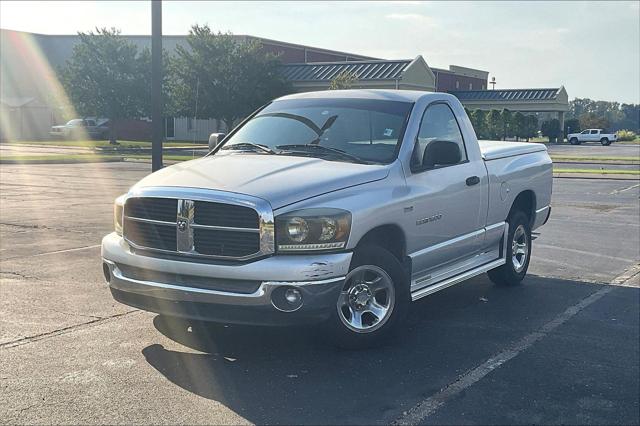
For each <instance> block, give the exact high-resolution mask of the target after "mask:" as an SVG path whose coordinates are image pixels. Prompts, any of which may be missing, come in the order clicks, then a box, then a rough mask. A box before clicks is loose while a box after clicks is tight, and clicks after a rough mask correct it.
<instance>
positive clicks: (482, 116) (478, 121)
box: [469, 109, 490, 139]
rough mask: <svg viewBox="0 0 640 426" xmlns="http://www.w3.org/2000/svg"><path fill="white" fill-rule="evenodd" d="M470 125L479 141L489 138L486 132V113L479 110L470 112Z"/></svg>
mask: <svg viewBox="0 0 640 426" xmlns="http://www.w3.org/2000/svg"><path fill="white" fill-rule="evenodd" d="M469 119H470V120H471V123H472V124H473V128H474V130H475V131H476V136H478V138H479V139H486V138H488V137H490V136H489V135H488V132H487V112H486V111H483V110H481V109H475V110H473V111H471V115H470V116H469Z"/></svg>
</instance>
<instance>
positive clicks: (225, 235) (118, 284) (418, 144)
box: [102, 90, 552, 347]
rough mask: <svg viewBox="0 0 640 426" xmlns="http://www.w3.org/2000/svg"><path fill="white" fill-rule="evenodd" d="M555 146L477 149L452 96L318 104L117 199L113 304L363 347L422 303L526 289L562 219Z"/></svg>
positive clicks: (276, 115) (266, 118) (246, 130)
mask: <svg viewBox="0 0 640 426" xmlns="http://www.w3.org/2000/svg"><path fill="white" fill-rule="evenodd" d="M551 186H552V163H551V160H550V158H549V156H548V155H547V151H546V148H545V146H544V145H541V144H534V143H516V142H494V141H487V142H484V141H481V142H478V140H477V139H476V135H475V133H474V130H473V127H472V126H471V123H470V121H469V119H468V117H467V115H466V114H465V111H464V108H463V107H462V105H461V104H460V102H459V101H458V100H457V99H456V98H455V97H453V96H451V95H448V94H444V93H427V92H417V91H398V90H389V91H386V90H344V91H328V92H313V93H302V94H295V95H290V96H285V97H282V98H279V99H276V100H274V101H273V102H271V103H269V104H268V105H266V106H265V107H263V108H261V109H260V110H258V111H256V112H255V113H254V114H253V115H251V116H250V117H249V118H247V119H246V120H245V121H244V122H243V123H242V124H241V125H239V126H238V127H237V128H235V129H234V130H233V131H232V132H231V133H230V134H229V135H227V136H226V137H225V138H224V139H223V140H222V141H221V143H220V144H219V145H218V146H216V147H215V149H213V150H212V151H211V152H210V153H209V154H208V155H206V156H205V157H203V158H200V159H196V160H193V161H188V162H184V163H180V164H176V165H173V166H171V167H167V168H164V169H162V170H160V171H158V172H156V173H153V174H151V175H149V176H147V177H145V178H144V179H142V180H141V181H140V182H138V183H137V184H136V185H135V186H133V187H132V188H131V189H130V191H129V192H128V193H127V194H125V195H123V196H121V197H119V198H118V199H117V200H116V202H115V208H114V212H115V232H113V233H111V234H109V235H107V236H106V237H105V238H104V239H103V241H102V258H103V269H104V275H105V278H106V280H107V282H108V283H109V287H110V290H111V292H112V294H113V297H114V298H115V299H116V300H118V301H120V302H122V303H125V304H127V305H131V306H135V307H138V308H141V309H144V310H148V311H152V312H157V313H161V314H164V315H167V316H175V317H182V318H189V319H192V320H204V321H214V322H226V323H244V324H260V325H285V324H300V323H303V322H317V323H322V324H323V325H324V327H323V329H324V330H327V331H329V334H330V336H332V337H333V339H334V340H335V342H337V343H338V344H339V345H341V346H346V347H364V346H369V345H372V344H376V343H378V342H380V341H381V340H382V339H384V338H385V337H388V336H390V335H392V334H393V333H394V330H396V329H397V327H398V326H399V325H400V324H401V322H402V320H403V317H404V315H405V314H406V312H407V309H408V306H409V304H410V302H411V301H413V300H417V299H420V298H422V297H425V296H427V295H429V294H432V293H435V292H437V291H439V290H442V289H445V288H447V287H449V286H452V285H454V284H457V283H459V282H462V281H464V280H466V279H468V278H471V277H473V276H476V275H479V274H482V273H485V272H488V273H489V277H490V278H491V280H492V281H494V282H495V283H497V284H502V285H516V284H518V283H520V282H521V281H522V280H523V278H524V276H525V274H526V272H527V268H528V266H529V259H530V256H531V231H532V230H534V229H536V228H538V227H539V226H541V225H543V224H544V223H545V222H546V221H547V219H548V218H549V215H550V212H551V207H550V202H551Z"/></svg>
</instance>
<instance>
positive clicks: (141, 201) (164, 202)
mask: <svg viewBox="0 0 640 426" xmlns="http://www.w3.org/2000/svg"><path fill="white" fill-rule="evenodd" d="M173 191H176V190H169V189H164V188H160V189H154V190H147V191H144V192H143V193H141V194H135V195H133V196H130V197H128V198H127V200H126V202H125V207H124V221H123V235H124V238H125V240H126V241H127V242H128V243H129V244H130V245H131V246H132V247H133V248H134V249H139V250H149V251H157V252H165V253H166V252H169V253H174V254H179V255H185V256H197V257H209V258H220V259H231V260H246V259H251V258H254V257H259V256H263V255H268V254H271V253H273V252H274V242H273V213H272V212H271V208H270V206H269V205H268V204H267V203H266V202H264V201H263V200H260V199H254V198H253V197H248V196H238V195H236V194H233V195H231V196H230V195H227V193H221V192H220V191H206V190H194V189H189V188H185V189H184V193H180V194H179V196H181V197H184V198H178V194H176V198H174V197H173V196H171V195H173V194H172V192H173ZM181 192H182V191H181ZM159 195H162V196H159ZM187 197H189V198H187Z"/></svg>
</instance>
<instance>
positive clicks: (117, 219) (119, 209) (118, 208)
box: [113, 195, 124, 236]
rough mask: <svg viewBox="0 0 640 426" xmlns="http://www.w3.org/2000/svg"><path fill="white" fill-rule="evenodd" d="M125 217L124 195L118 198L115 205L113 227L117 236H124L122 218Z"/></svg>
mask: <svg viewBox="0 0 640 426" xmlns="http://www.w3.org/2000/svg"><path fill="white" fill-rule="evenodd" d="M123 215H124V195H121V196H119V197H118V198H116V201H115V202H114V203H113V227H114V228H115V230H116V234H118V235H120V236H122V216H123Z"/></svg>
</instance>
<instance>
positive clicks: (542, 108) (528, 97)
mask: <svg viewBox="0 0 640 426" xmlns="http://www.w3.org/2000/svg"><path fill="white" fill-rule="evenodd" d="M450 93H451V94H452V95H454V96H455V97H457V98H458V99H460V102H462V104H463V105H464V106H465V107H467V108H468V109H483V110H491V109H498V110H502V109H508V110H510V111H514V112H515V111H520V112H558V113H560V112H566V111H568V110H569V97H568V95H567V91H566V90H565V89H564V86H560V87H559V88H552V89H506V90H456V91H453V92H450Z"/></svg>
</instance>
